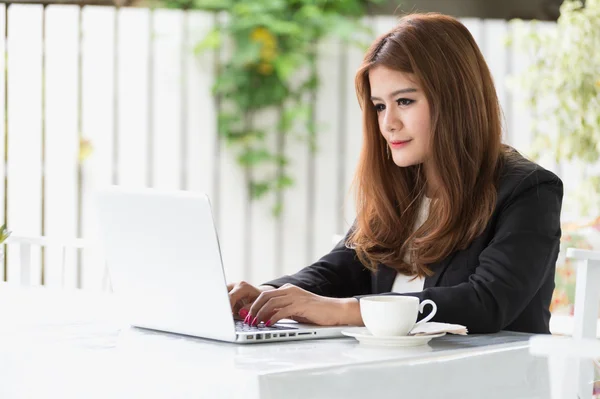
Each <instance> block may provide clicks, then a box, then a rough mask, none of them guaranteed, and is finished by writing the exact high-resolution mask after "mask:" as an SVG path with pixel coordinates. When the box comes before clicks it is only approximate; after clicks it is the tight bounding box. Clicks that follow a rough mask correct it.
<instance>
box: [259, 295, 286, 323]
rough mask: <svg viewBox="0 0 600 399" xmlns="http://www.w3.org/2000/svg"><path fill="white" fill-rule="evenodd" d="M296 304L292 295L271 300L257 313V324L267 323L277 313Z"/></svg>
mask: <svg viewBox="0 0 600 399" xmlns="http://www.w3.org/2000/svg"><path fill="white" fill-rule="evenodd" d="M292 303H294V298H293V296H292V295H282V296H278V297H273V298H270V299H269V300H268V301H267V302H265V304H264V305H263V306H262V307H261V308H260V310H259V311H258V312H257V313H256V316H255V318H256V323H253V324H258V322H261V321H262V322H267V321H268V320H270V319H271V316H272V315H273V314H274V313H275V312H276V311H279V310H281V309H283V308H285V307H288V306H290V305H291V304H292Z"/></svg>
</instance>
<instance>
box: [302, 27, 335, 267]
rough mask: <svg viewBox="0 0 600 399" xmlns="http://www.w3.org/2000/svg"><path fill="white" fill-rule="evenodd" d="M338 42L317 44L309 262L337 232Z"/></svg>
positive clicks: (320, 253) (327, 250)
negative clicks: (317, 72) (315, 141)
mask: <svg viewBox="0 0 600 399" xmlns="http://www.w3.org/2000/svg"><path fill="white" fill-rule="evenodd" d="M340 50H341V46H340V42H339V41H338V40H335V39H330V40H327V41H324V42H323V43H321V44H320V45H319V60H318V70H319V80H320V81H319V89H318V95H317V106H316V111H317V112H316V114H317V115H316V118H317V152H316V154H315V155H314V157H315V176H309V178H313V179H314V181H315V185H314V188H315V192H314V193H312V195H313V198H314V201H315V203H314V207H315V208H314V209H315V214H314V221H313V227H314V231H312V232H310V233H311V236H312V239H313V243H312V248H313V253H312V254H311V255H312V259H311V262H312V261H315V260H317V259H318V258H320V257H321V256H323V255H324V254H326V253H327V252H329V251H330V250H331V248H332V246H331V237H332V236H333V235H334V234H340V232H339V231H337V228H338V226H337V220H338V216H337V215H338V214H339V212H340V211H341V209H340V206H339V204H338V203H337V199H338V193H337V188H338V182H337V179H338V173H337V165H338V163H337V157H338V156H339V152H340V151H339V146H341V145H343V143H340V142H339V141H338V124H339V114H340V112H342V110H341V109H340V99H339V95H340V85H339V79H338V78H337V74H338V71H337V68H334V67H332V66H333V65H335V66H337V61H338V60H339V57H340Z"/></svg>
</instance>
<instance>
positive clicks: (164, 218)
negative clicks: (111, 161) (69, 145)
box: [96, 186, 236, 341]
mask: <svg viewBox="0 0 600 399" xmlns="http://www.w3.org/2000/svg"><path fill="white" fill-rule="evenodd" d="M96 203H97V209H98V216H99V220H98V223H99V226H100V238H101V244H102V245H103V246H104V251H105V257H106V261H107V265H108V269H109V273H110V278H111V283H112V285H113V290H114V291H115V292H116V293H117V294H119V295H121V296H123V298H124V304H125V305H126V306H127V307H128V308H129V309H128V311H129V315H130V316H129V317H130V322H131V324H132V325H134V326H139V327H146V328H152V329H156V330H162V331H170V332H175V333H180V334H187V335H194V336H200V337H205V338H213V339H219V340H225V341H235V337H236V334H235V327H234V322H233V318H232V315H231V308H230V305H229V297H228V295H227V288H226V282H225V276H224V273H223V265H222V260H221V253H220V249H219V243H218V238H217V234H216V230H215V226H214V221H213V217H212V212H211V208H210V202H209V199H208V197H207V196H206V195H205V194H203V193H193V192H183V191H177V192H173V191H169V192H167V191H158V190H154V189H130V188H122V187H116V186H115V187H110V188H107V189H104V190H101V191H99V192H98V193H97V195H96Z"/></svg>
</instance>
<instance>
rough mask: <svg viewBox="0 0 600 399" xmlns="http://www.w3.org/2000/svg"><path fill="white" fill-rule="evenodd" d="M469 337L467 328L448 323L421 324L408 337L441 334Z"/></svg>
mask: <svg viewBox="0 0 600 399" xmlns="http://www.w3.org/2000/svg"><path fill="white" fill-rule="evenodd" d="M443 332H445V333H448V334H457V335H467V333H468V330H467V327H465V326H461V325H460V324H448V323H436V322H433V321H431V322H428V323H424V324H420V325H418V326H416V327H415V328H413V329H412V330H411V331H410V333H408V335H432V334H439V333H443Z"/></svg>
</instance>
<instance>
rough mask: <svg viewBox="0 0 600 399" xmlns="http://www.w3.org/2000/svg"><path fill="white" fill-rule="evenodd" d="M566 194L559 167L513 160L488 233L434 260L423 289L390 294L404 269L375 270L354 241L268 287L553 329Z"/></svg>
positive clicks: (479, 329)
mask: <svg viewBox="0 0 600 399" xmlns="http://www.w3.org/2000/svg"><path fill="white" fill-rule="evenodd" d="M562 197H563V184H562V181H561V180H560V179H559V178H558V177H557V176H556V175H555V174H553V173H552V172H549V171H547V170H545V169H543V168H542V167H540V166H539V165H537V164H535V163H533V162H530V161H527V160H525V159H524V158H522V157H520V156H519V162H507V163H505V166H504V167H503V170H502V171H501V174H500V179H499V184H498V197H497V202H496V208H495V210H494V213H493V215H492V217H491V219H490V221H489V223H488V225H487V227H486V229H485V231H484V232H483V233H482V234H481V235H480V236H479V237H478V238H476V239H475V240H474V241H473V242H472V243H471V245H470V246H469V247H468V248H467V249H465V250H462V251H456V252H454V253H452V254H451V255H450V256H448V257H447V258H446V259H444V260H442V261H440V262H438V263H436V264H432V265H429V266H430V268H431V269H432V271H433V272H434V273H435V274H434V275H433V276H431V277H427V278H426V279H425V282H424V287H423V291H421V292H414V293H405V294H397V293H390V292H389V291H390V290H391V289H392V285H393V283H394V279H395V277H396V271H395V270H393V269H391V268H389V267H387V266H385V265H379V267H378V270H377V272H376V273H372V272H371V271H369V270H368V269H366V268H365V267H364V266H363V264H362V263H361V262H360V261H359V260H358V259H357V257H356V253H355V251H354V250H353V249H350V248H347V247H346V245H345V241H346V238H344V240H342V241H340V242H339V243H338V244H337V245H336V246H335V248H333V250H332V251H331V252H330V253H328V254H327V255H325V256H323V257H322V258H321V259H320V260H319V261H317V262H316V263H314V264H312V265H310V266H308V267H305V268H304V269H302V270H300V271H299V272H297V273H296V274H293V275H291V276H284V277H281V278H278V279H276V280H273V281H270V282H267V283H265V284H267V285H272V286H274V287H280V286H281V285H283V284H285V283H290V284H294V285H297V286H299V287H301V288H303V289H306V290H308V291H311V292H313V293H315V294H319V295H324V296H330V297H338V298H344V297H357V298H358V299H359V300H360V297H361V296H364V295H372V294H383V295H410V296H416V297H418V298H419V299H420V300H421V301H422V300H425V299H431V300H433V301H434V302H435V303H436V304H437V308H438V309H437V313H436V315H435V317H434V318H433V319H432V321H439V322H446V323H456V324H462V325H464V326H466V327H467V328H468V329H469V332H470V333H493V332H497V331H499V330H512V331H521V332H529V333H549V321H550V311H549V306H550V301H551V298H552V292H553V290H554V271H555V265H556V259H557V257H558V252H559V244H560V237H561V229H560V213H561V206H562ZM347 236H348V235H346V237H347ZM425 313H427V311H425ZM421 318H422V315H419V319H421Z"/></svg>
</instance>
